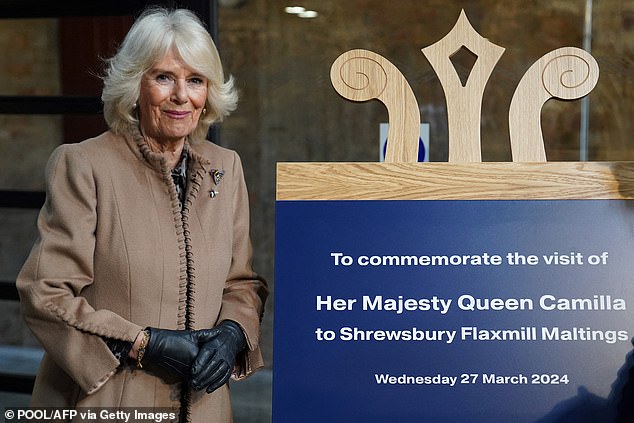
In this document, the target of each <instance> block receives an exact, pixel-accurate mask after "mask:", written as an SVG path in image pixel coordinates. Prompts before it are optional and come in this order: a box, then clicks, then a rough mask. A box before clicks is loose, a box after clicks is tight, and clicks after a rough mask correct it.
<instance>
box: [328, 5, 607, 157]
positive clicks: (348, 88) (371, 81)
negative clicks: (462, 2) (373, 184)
mask: <svg viewBox="0 0 634 423" xmlns="http://www.w3.org/2000/svg"><path fill="white" fill-rule="evenodd" d="M463 48H464V49H466V50H468V51H470V52H471V53H473V54H474V55H476V56H477V60H476V62H475V64H474V66H473V69H472V70H471V72H470V74H469V76H468V78H467V80H466V83H465V84H464V85H463V84H462V82H461V81H460V77H459V75H458V72H456V69H455V67H454V66H453V63H452V62H451V58H452V56H453V55H454V54H456V53H457V52H458V51H459V50H461V49H463ZM422 52H423V54H424V55H425V57H426V58H427V60H428V61H429V63H430V64H431V66H432V68H433V69H434V71H435V72H436V74H437V75H438V78H439V80H440V83H441V85H442V87H443V90H444V93H445V100H446V102H447V118H448V119H447V120H448V126H449V162H454V163H473V162H481V161H482V153H481V143H480V122H481V114H482V113H481V109H482V99H483V96H484V89H485V86H486V84H487V81H488V80H489V78H490V76H491V73H492V72H493V69H494V68H495V66H496V64H497V62H498V60H499V59H500V57H501V56H502V54H503V53H504V48H502V47H500V46H497V45H495V44H493V43H491V42H490V41H488V40H487V39H486V38H483V37H482V36H480V35H479V34H478V33H477V32H476V31H475V30H474V29H473V27H472V26H471V24H470V23H469V20H468V19H467V16H466V14H465V13H464V10H463V11H462V12H461V13H460V17H459V18H458V21H457V22H456V24H455V25H454V27H453V29H452V30H451V31H450V32H449V33H448V34H447V35H446V36H445V37H444V38H442V39H441V40H440V41H438V42H436V43H434V44H432V45H431V46H429V47H426V48H423V49H422ZM330 78H331V80H332V84H333V86H334V87H335V89H336V90H337V92H338V93H339V94H340V95H341V96H343V97H344V98H347V99H349V100H352V101H367V100H371V99H377V100H379V101H381V102H383V103H384V104H385V106H386V108H387V110H388V119H389V122H390V128H389V131H388V140H389V141H390V142H389V143H388V147H387V153H386V157H385V161H386V162H403V163H412V162H416V160H417V157H418V152H417V151H418V138H419V126H420V114H419V109H418V103H417V102H416V98H415V96H414V94H413V92H412V89H411V88H410V86H409V84H408V83H407V81H406V80H405V78H404V77H403V74H402V73H401V72H400V71H399V70H398V69H397V68H396V67H395V66H394V65H393V64H392V63H390V61H389V60H387V59H385V58H384V57H382V56H380V55H378V54H376V53H373V52H371V51H368V50H350V51H348V52H346V53H344V54H342V55H341V56H339V57H338V58H337V59H336V60H335V62H334V63H333V65H332V68H331V71H330ZM598 79H599V66H598V65H597V62H596V61H595V60H594V58H593V57H592V56H591V55H590V54H589V53H587V52H585V51H584V50H581V49H578V48H575V47H563V48H560V49H557V50H554V51H552V52H550V53H548V54H546V55H544V56H543V57H542V58H541V59H539V60H538V61H537V62H535V64H533V65H532V66H531V67H530V68H529V70H528V71H527V72H526V73H525V74H524V76H523V77H522V79H521V81H520V83H519V85H518V86H517V89H516V91H515V94H514V95H513V98H512V101H511V107H510V110H509V129H510V140H511V153H512V157H513V161H514V162H545V161H546V154H545V149H544V140H543V136H542V130H541V119H540V115H541V110H542V106H543V105H544V103H545V102H546V101H548V100H549V99H551V98H558V99H563V100H573V99H578V98H581V97H583V96H585V95H587V94H589V93H590V91H592V89H593V88H594V86H595V85H596V83H597V81H598Z"/></svg>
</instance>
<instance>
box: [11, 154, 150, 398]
mask: <svg viewBox="0 0 634 423" xmlns="http://www.w3.org/2000/svg"><path fill="white" fill-rule="evenodd" d="M97 218H98V216H97V191H96V185H95V178H94V176H93V174H92V168H91V166H90V161H89V159H88V158H86V157H82V154H81V146H79V145H63V146H61V147H59V148H58V149H56V150H55V152H54V153H53V154H52V155H51V158H50V159H49V162H48V164H47V167H46V201H45V204H44V206H43V208H42V210H41V211H40V214H39V216H38V221H37V226H38V231H39V239H38V240H37V241H36V243H35V245H34V247H33V249H32V250H31V253H30V255H29V257H28V258H27V260H26V262H25V264H24V266H23V267H22V269H21V271H20V273H19V275H18V278H17V281H16V284H17V288H18V292H19V294H20V305H21V311H22V315H23V317H24V319H25V321H26V323H27V325H28V326H29V328H30V329H31V331H32V332H33V333H34V335H35V336H36V337H37V339H38V340H39V341H40V343H41V344H42V346H43V348H44V350H45V351H46V353H47V354H48V355H49V357H50V358H52V359H53V360H54V361H55V363H56V364H57V365H58V366H59V367H60V368H61V369H62V370H64V371H65V372H66V373H67V374H68V375H69V376H70V377H71V378H72V379H73V380H74V381H75V382H76V383H77V384H78V385H79V387H80V388H81V389H82V390H83V391H84V392H85V393H87V394H91V393H93V392H95V391H96V390H97V389H99V387H101V386H102V385H103V384H104V383H105V382H106V381H107V380H108V379H109V377H110V376H111V375H112V374H114V372H115V371H116V368H117V367H118V366H119V361H118V360H117V359H116V358H115V357H114V355H113V354H112V353H111V352H110V350H109V349H108V347H107V345H106V343H105V341H104V339H105V338H112V339H119V340H123V341H133V340H134V338H135V336H136V334H137V333H138V332H139V331H140V330H141V329H142V328H141V327H140V326H137V325H135V324H133V323H131V322H129V321H127V320H125V319H124V318H122V317H120V316H118V315H116V314H115V313H113V312H111V311H108V310H95V309H94V308H93V307H92V306H91V304H89V303H88V301H87V300H86V298H85V297H83V296H82V290H83V289H84V288H85V287H87V286H89V285H90V284H92V283H93V253H94V250H95V228H96V224H97Z"/></svg>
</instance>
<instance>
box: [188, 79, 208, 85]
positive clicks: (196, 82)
mask: <svg viewBox="0 0 634 423" xmlns="http://www.w3.org/2000/svg"><path fill="white" fill-rule="evenodd" d="M189 83H190V84H192V85H202V84H204V83H205V80H204V79H202V78H198V77H196V78H190V79H189Z"/></svg>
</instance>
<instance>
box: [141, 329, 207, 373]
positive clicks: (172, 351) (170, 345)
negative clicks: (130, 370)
mask: <svg viewBox="0 0 634 423" xmlns="http://www.w3.org/2000/svg"><path fill="white" fill-rule="evenodd" d="M147 330H148V331H149V333H150V338H149V340H148V343H147V346H146V347H145V353H144V355H143V358H142V361H141V365H142V366H143V368H144V369H146V368H147V369H149V370H150V371H153V372H154V373H157V374H158V375H159V376H161V377H163V378H164V379H166V380H168V381H171V380H173V379H178V380H189V378H190V375H191V366H192V363H193V362H194V360H195V359H196V356H197V355H198V342H197V340H196V339H194V337H193V335H192V332H191V331H186V330H170V329H157V328H147Z"/></svg>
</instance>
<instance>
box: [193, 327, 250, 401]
mask: <svg viewBox="0 0 634 423" xmlns="http://www.w3.org/2000/svg"><path fill="white" fill-rule="evenodd" d="M192 334H193V336H194V337H195V338H196V339H197V340H198V345H199V347H200V352H199V353H198V357H196V360H195V361H194V364H193V366H192V379H191V386H192V388H194V389H195V390H197V391H200V390H202V389H206V391H207V393H208V394H209V393H211V392H213V391H215V390H216V389H218V388H220V387H221V386H222V385H224V384H225V383H227V381H228V380H229V378H230V377H231V372H232V371H233V366H234V365H235V363H236V357H237V355H238V353H240V352H241V351H242V350H243V349H244V347H245V346H246V339H245V337H244V333H242V329H241V328H240V326H238V324H237V323H236V322H233V321H231V320H224V321H222V322H221V323H220V324H219V325H218V326H216V327H215V328H213V329H205V330H199V331H194V332H193V333H192Z"/></svg>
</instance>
